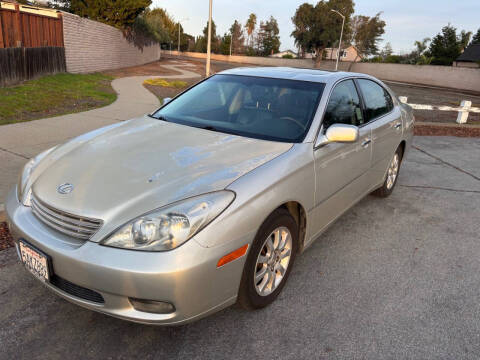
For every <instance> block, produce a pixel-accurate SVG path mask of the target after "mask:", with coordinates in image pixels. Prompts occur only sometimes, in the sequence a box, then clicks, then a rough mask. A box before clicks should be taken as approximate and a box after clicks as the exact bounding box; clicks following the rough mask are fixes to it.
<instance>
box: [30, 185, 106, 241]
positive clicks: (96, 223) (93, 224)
mask: <svg viewBox="0 0 480 360" xmlns="http://www.w3.org/2000/svg"><path fill="white" fill-rule="evenodd" d="M32 211H33V213H34V214H35V216H36V217H37V218H38V219H39V220H40V221H42V222H43V223H44V224H46V225H48V226H50V227H51V228H53V229H55V230H57V231H59V232H61V233H63V234H66V235H68V236H72V237H75V238H79V239H83V240H89V239H90V238H91V237H92V236H93V235H94V234H95V233H96V232H97V231H98V229H100V227H101V226H102V224H103V222H102V220H98V219H91V218H86V217H82V216H78V215H72V214H69V213H66V212H64V211H61V210H57V209H54V208H53V207H51V206H49V205H47V204H45V203H44V202H43V201H41V200H39V199H37V198H36V197H35V196H34V195H33V194H32Z"/></svg>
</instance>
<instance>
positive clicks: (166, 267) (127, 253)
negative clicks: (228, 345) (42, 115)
mask: <svg viewBox="0 0 480 360" xmlns="http://www.w3.org/2000/svg"><path fill="white" fill-rule="evenodd" d="M6 213H7V221H8V223H9V227H10V230H11V233H12V236H13V237H14V240H15V242H16V243H18V240H19V239H24V240H26V241H27V242H29V243H31V244H32V245H34V246H35V247H37V248H38V249H40V250H42V251H43V252H44V253H46V254H47V255H49V256H50V257H51V260H52V267H53V273H54V274H55V275H56V276H59V277H61V278H62V279H65V280H67V281H68V282H71V283H73V284H75V285H77V286H80V287H83V288H86V289H89V290H93V291H95V292H98V293H99V294H101V295H102V297H103V299H104V303H96V302H93V301H88V300H85V299H82V298H80V297H78V296H74V295H72V294H71V293H67V292H65V291H63V290H61V289H60V288H58V287H56V286H54V285H53V284H52V283H46V285H47V287H48V288H50V289H51V290H53V291H54V292H55V293H57V294H58V295H60V296H62V297H64V298H66V299H67V300H69V301H71V302H73V303H75V304H78V305H80V306H83V307H86V308H89V309H91V310H95V311H98V312H102V313H105V314H108V315H111V316H115V317H118V318H122V319H125V320H129V321H134V322H139V323H146V324H158V325H180V324H183V323H187V322H190V321H193V320H196V319H199V318H201V317H204V316H206V315H208V314H211V313H213V312H216V311H218V310H220V309H222V308H225V307H227V306H229V305H231V304H233V303H234V302H235V301H236V297H237V293H238V288H239V285H240V280H241V276H242V271H243V265H244V262H245V258H246V256H243V257H241V258H239V259H237V260H235V261H233V262H231V263H228V264H226V265H225V266H223V267H221V268H217V267H216V264H217V262H218V260H219V259H220V258H221V257H222V256H224V255H226V254H228V253H230V252H231V251H233V250H235V249H236V248H238V247H240V246H242V245H244V244H246V243H249V244H250V243H251V241H252V240H253V239H252V234H249V235H246V236H245V237H244V238H242V239H241V240H240V241H238V240H237V241H235V242H233V243H232V242H227V243H226V244H224V245H220V246H216V247H212V248H206V247H203V246H201V245H200V244H199V243H198V242H197V241H196V240H195V238H194V239H191V240H190V241H188V242H186V243H185V244H183V245H182V246H180V247H179V248H177V249H174V250H172V251H168V252H156V253H155V252H143V251H133V250H123V249H116V248H110V247H106V246H102V245H100V244H98V243H94V242H90V241H86V242H83V241H79V240H76V239H72V238H69V237H67V236H65V235H63V234H61V233H59V232H57V231H55V230H53V229H51V228H49V227H47V226H46V225H44V224H43V223H42V222H40V221H39V220H38V219H37V218H36V217H35V216H34V215H33V213H32V211H31V209H30V208H28V207H25V206H23V205H21V204H20V203H19V202H18V200H17V197H16V192H15V190H13V191H11V192H10V194H9V195H8V198H7V202H6ZM212 225H213V224H211V225H210V226H208V227H207V228H205V229H204V230H202V232H201V233H200V234H201V236H202V237H203V236H215V226H212ZM200 234H199V235H200ZM222 243H223V242H222ZM17 248H18V246H17ZM129 298H136V299H145V300H154V301H165V302H169V303H172V304H173V305H174V306H175V311H174V312H172V313H170V314H155V313H147V312H142V311H138V310H136V309H135V308H134V307H133V306H132V304H131V303H130V301H129Z"/></svg>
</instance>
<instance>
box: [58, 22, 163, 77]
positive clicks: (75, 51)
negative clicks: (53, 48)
mask: <svg viewBox="0 0 480 360" xmlns="http://www.w3.org/2000/svg"><path fill="white" fill-rule="evenodd" d="M63 37H64V43H65V58H66V63H67V71H68V72H71V73H89V72H95V71H103V70H109V69H118V68H123V67H129V66H136V65H142V64H146V63H149V62H152V61H156V60H158V59H160V46H159V45H158V44H155V45H151V46H146V47H144V48H143V50H142V49H139V48H137V47H135V46H134V44H133V43H131V42H129V41H128V40H127V39H125V37H124V36H123V33H122V31H120V30H118V29H116V28H114V27H112V26H109V25H106V24H103V23H100V22H97V21H92V20H88V19H84V18H81V17H79V16H77V15H73V14H69V13H63Z"/></svg>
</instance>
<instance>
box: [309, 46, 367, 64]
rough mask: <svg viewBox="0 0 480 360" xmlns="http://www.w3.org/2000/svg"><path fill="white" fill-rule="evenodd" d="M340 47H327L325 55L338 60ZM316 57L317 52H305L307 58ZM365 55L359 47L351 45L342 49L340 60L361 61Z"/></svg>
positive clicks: (328, 58)
mask: <svg viewBox="0 0 480 360" xmlns="http://www.w3.org/2000/svg"><path fill="white" fill-rule="evenodd" d="M337 52H338V48H333V49H332V48H326V49H325V51H324V53H323V56H324V58H325V59H327V60H336V59H337ZM314 57H315V53H307V54H305V59H312V58H314ZM362 59H363V56H362V55H361V54H359V52H358V50H357V48H356V47H355V46H353V45H350V46H349V47H347V48H346V49H342V53H341V56H340V61H350V62H360V61H362Z"/></svg>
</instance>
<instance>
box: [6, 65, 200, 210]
mask: <svg viewBox="0 0 480 360" xmlns="http://www.w3.org/2000/svg"><path fill="white" fill-rule="evenodd" d="M188 66H189V65H188V64H186V63H182V62H179V63H178V65H164V67H166V68H170V69H171V70H175V71H178V72H181V75H168V76H167V75H165V76H132V77H126V78H119V79H115V80H113V82H112V87H113V89H114V90H115V91H116V92H117V93H118V98H117V100H116V101H115V102H114V103H113V104H111V105H108V106H105V107H103V108H99V109H94V110H90V111H85V112H81V113H76V114H69V115H62V116H57V117H52V118H47V119H40V120H34V121H29V122H24V123H17V124H11V125H3V126H0V164H1V167H0V169H1V171H0V212H1V211H2V210H3V209H2V208H1V207H2V206H1V204H2V203H3V202H4V201H5V197H6V196H7V192H8V191H9V190H10V188H11V187H12V186H13V185H14V184H15V183H16V182H17V180H18V176H19V173H20V171H21V168H22V166H23V165H24V164H25V163H26V162H27V160H28V159H30V158H31V157H33V156H35V155H37V154H38V153H40V152H41V151H43V150H46V149H48V148H50V147H52V146H55V145H57V144H59V143H62V142H65V141H67V140H68V139H71V138H73V137H75V136H78V135H81V134H83V133H86V132H88V131H91V130H94V129H97V128H100V127H102V126H106V125H110V124H112V123H115V122H118V121H124V120H128V119H132V118H135V117H138V116H142V115H144V114H147V113H150V112H152V111H153V110H155V109H156V108H157V107H159V105H160V103H159V101H158V99H157V97H156V96H155V95H153V94H152V93H151V92H150V91H148V90H147V89H146V88H144V87H143V85H142V84H143V81H144V80H146V79H150V78H156V77H161V78H164V79H168V78H171V79H187V78H197V77H198V78H199V77H201V75H199V74H197V73H195V72H192V71H190V70H188Z"/></svg>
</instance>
